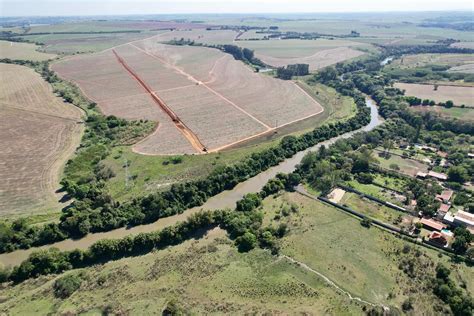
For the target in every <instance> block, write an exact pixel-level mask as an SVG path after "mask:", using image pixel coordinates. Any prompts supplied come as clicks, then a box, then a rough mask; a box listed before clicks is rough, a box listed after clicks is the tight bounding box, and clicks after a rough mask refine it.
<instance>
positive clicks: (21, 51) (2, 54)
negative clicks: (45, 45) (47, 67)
mask: <svg viewBox="0 0 474 316" xmlns="http://www.w3.org/2000/svg"><path fill="white" fill-rule="evenodd" d="M39 47H40V46H38V45H35V44H30V43H18V42H7V41H0V59H1V58H10V59H22V60H34V61H41V60H48V59H52V58H55V57H56V55H54V54H45V53H42V52H38V51H37V49H38V48H39Z"/></svg>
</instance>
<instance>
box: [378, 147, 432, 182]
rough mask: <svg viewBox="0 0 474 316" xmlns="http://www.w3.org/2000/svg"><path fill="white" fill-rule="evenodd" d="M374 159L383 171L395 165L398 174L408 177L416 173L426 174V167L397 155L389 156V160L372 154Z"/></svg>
mask: <svg viewBox="0 0 474 316" xmlns="http://www.w3.org/2000/svg"><path fill="white" fill-rule="evenodd" d="M373 157H374V159H376V160H377V161H378V163H379V164H380V166H381V167H382V168H385V169H390V166H391V165H397V166H398V167H399V168H400V172H401V173H404V174H406V175H409V176H415V175H416V173H417V172H427V171H428V166H427V165H426V164H424V163H422V162H419V161H417V160H413V159H410V158H402V157H400V156H397V155H390V158H388V159H386V158H385V157H380V156H379V155H378V153H374V154H373Z"/></svg>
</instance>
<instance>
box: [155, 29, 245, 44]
mask: <svg viewBox="0 0 474 316" xmlns="http://www.w3.org/2000/svg"><path fill="white" fill-rule="evenodd" d="M238 34H239V33H238V32H236V31H233V30H205V29H192V30H191V29H190V30H174V31H172V32H166V33H165V34H163V35H162V36H160V38H159V40H160V41H163V42H166V41H171V40H180V39H182V38H183V39H185V40H192V41H195V42H198V43H205V44H229V43H231V42H232V41H233V40H234V39H235V37H236V36H237V35H238ZM244 34H245V33H244Z"/></svg>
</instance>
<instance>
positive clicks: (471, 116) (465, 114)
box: [410, 105, 474, 121]
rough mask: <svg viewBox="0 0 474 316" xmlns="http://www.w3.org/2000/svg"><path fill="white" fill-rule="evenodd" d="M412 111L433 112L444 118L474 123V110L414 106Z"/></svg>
mask: <svg viewBox="0 0 474 316" xmlns="http://www.w3.org/2000/svg"><path fill="white" fill-rule="evenodd" d="M410 109H411V110H413V111H416V112H420V113H425V112H433V113H437V114H439V115H441V116H443V117H449V118H456V119H459V120H464V121H474V109H472V108H457V107H456V108H449V109H448V108H445V107H442V106H421V105H420V106H412V107H410Z"/></svg>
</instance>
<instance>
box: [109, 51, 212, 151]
mask: <svg viewBox="0 0 474 316" xmlns="http://www.w3.org/2000/svg"><path fill="white" fill-rule="evenodd" d="M112 52H113V53H114V55H115V57H117V60H118V62H119V63H120V64H121V65H122V66H123V67H124V68H125V70H127V72H128V73H129V74H130V75H131V76H132V77H133V78H134V79H135V80H136V81H138V83H139V84H140V85H141V86H142V87H143V88H144V89H145V90H146V91H147V92H148V94H149V95H150V96H151V98H152V99H153V101H154V102H155V103H156V104H158V106H159V107H160V108H161V109H162V110H163V111H164V112H165V113H166V114H167V115H168V116H169V117H170V118H171V120H172V121H173V123H174V124H175V125H176V127H177V128H178V130H179V131H180V132H181V133H182V134H183V135H184V137H186V139H187V140H188V141H189V142H190V143H191V145H192V146H193V147H194V148H195V149H196V150H197V151H198V152H200V153H203V152H206V151H207V149H206V146H204V145H203V144H202V142H201V141H200V140H199V138H198V137H197V135H196V134H195V133H194V132H193V131H192V130H191V129H190V128H188V127H187V126H186V124H184V123H183V121H181V119H180V118H179V117H178V115H176V113H174V112H173V110H171V109H170V108H169V107H168V106H167V105H166V104H165V102H164V101H163V100H161V98H160V97H159V96H158V95H157V94H156V93H155V92H153V91H152V89H151V88H150V87H149V86H148V85H147V84H146V82H145V81H143V80H142V79H141V78H140V77H139V76H138V74H137V73H136V72H135V71H134V70H133V69H132V68H130V66H128V65H127V63H126V62H125V61H124V60H123V58H122V57H120V56H119V55H118V54H117V52H116V51H115V49H113V50H112Z"/></svg>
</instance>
